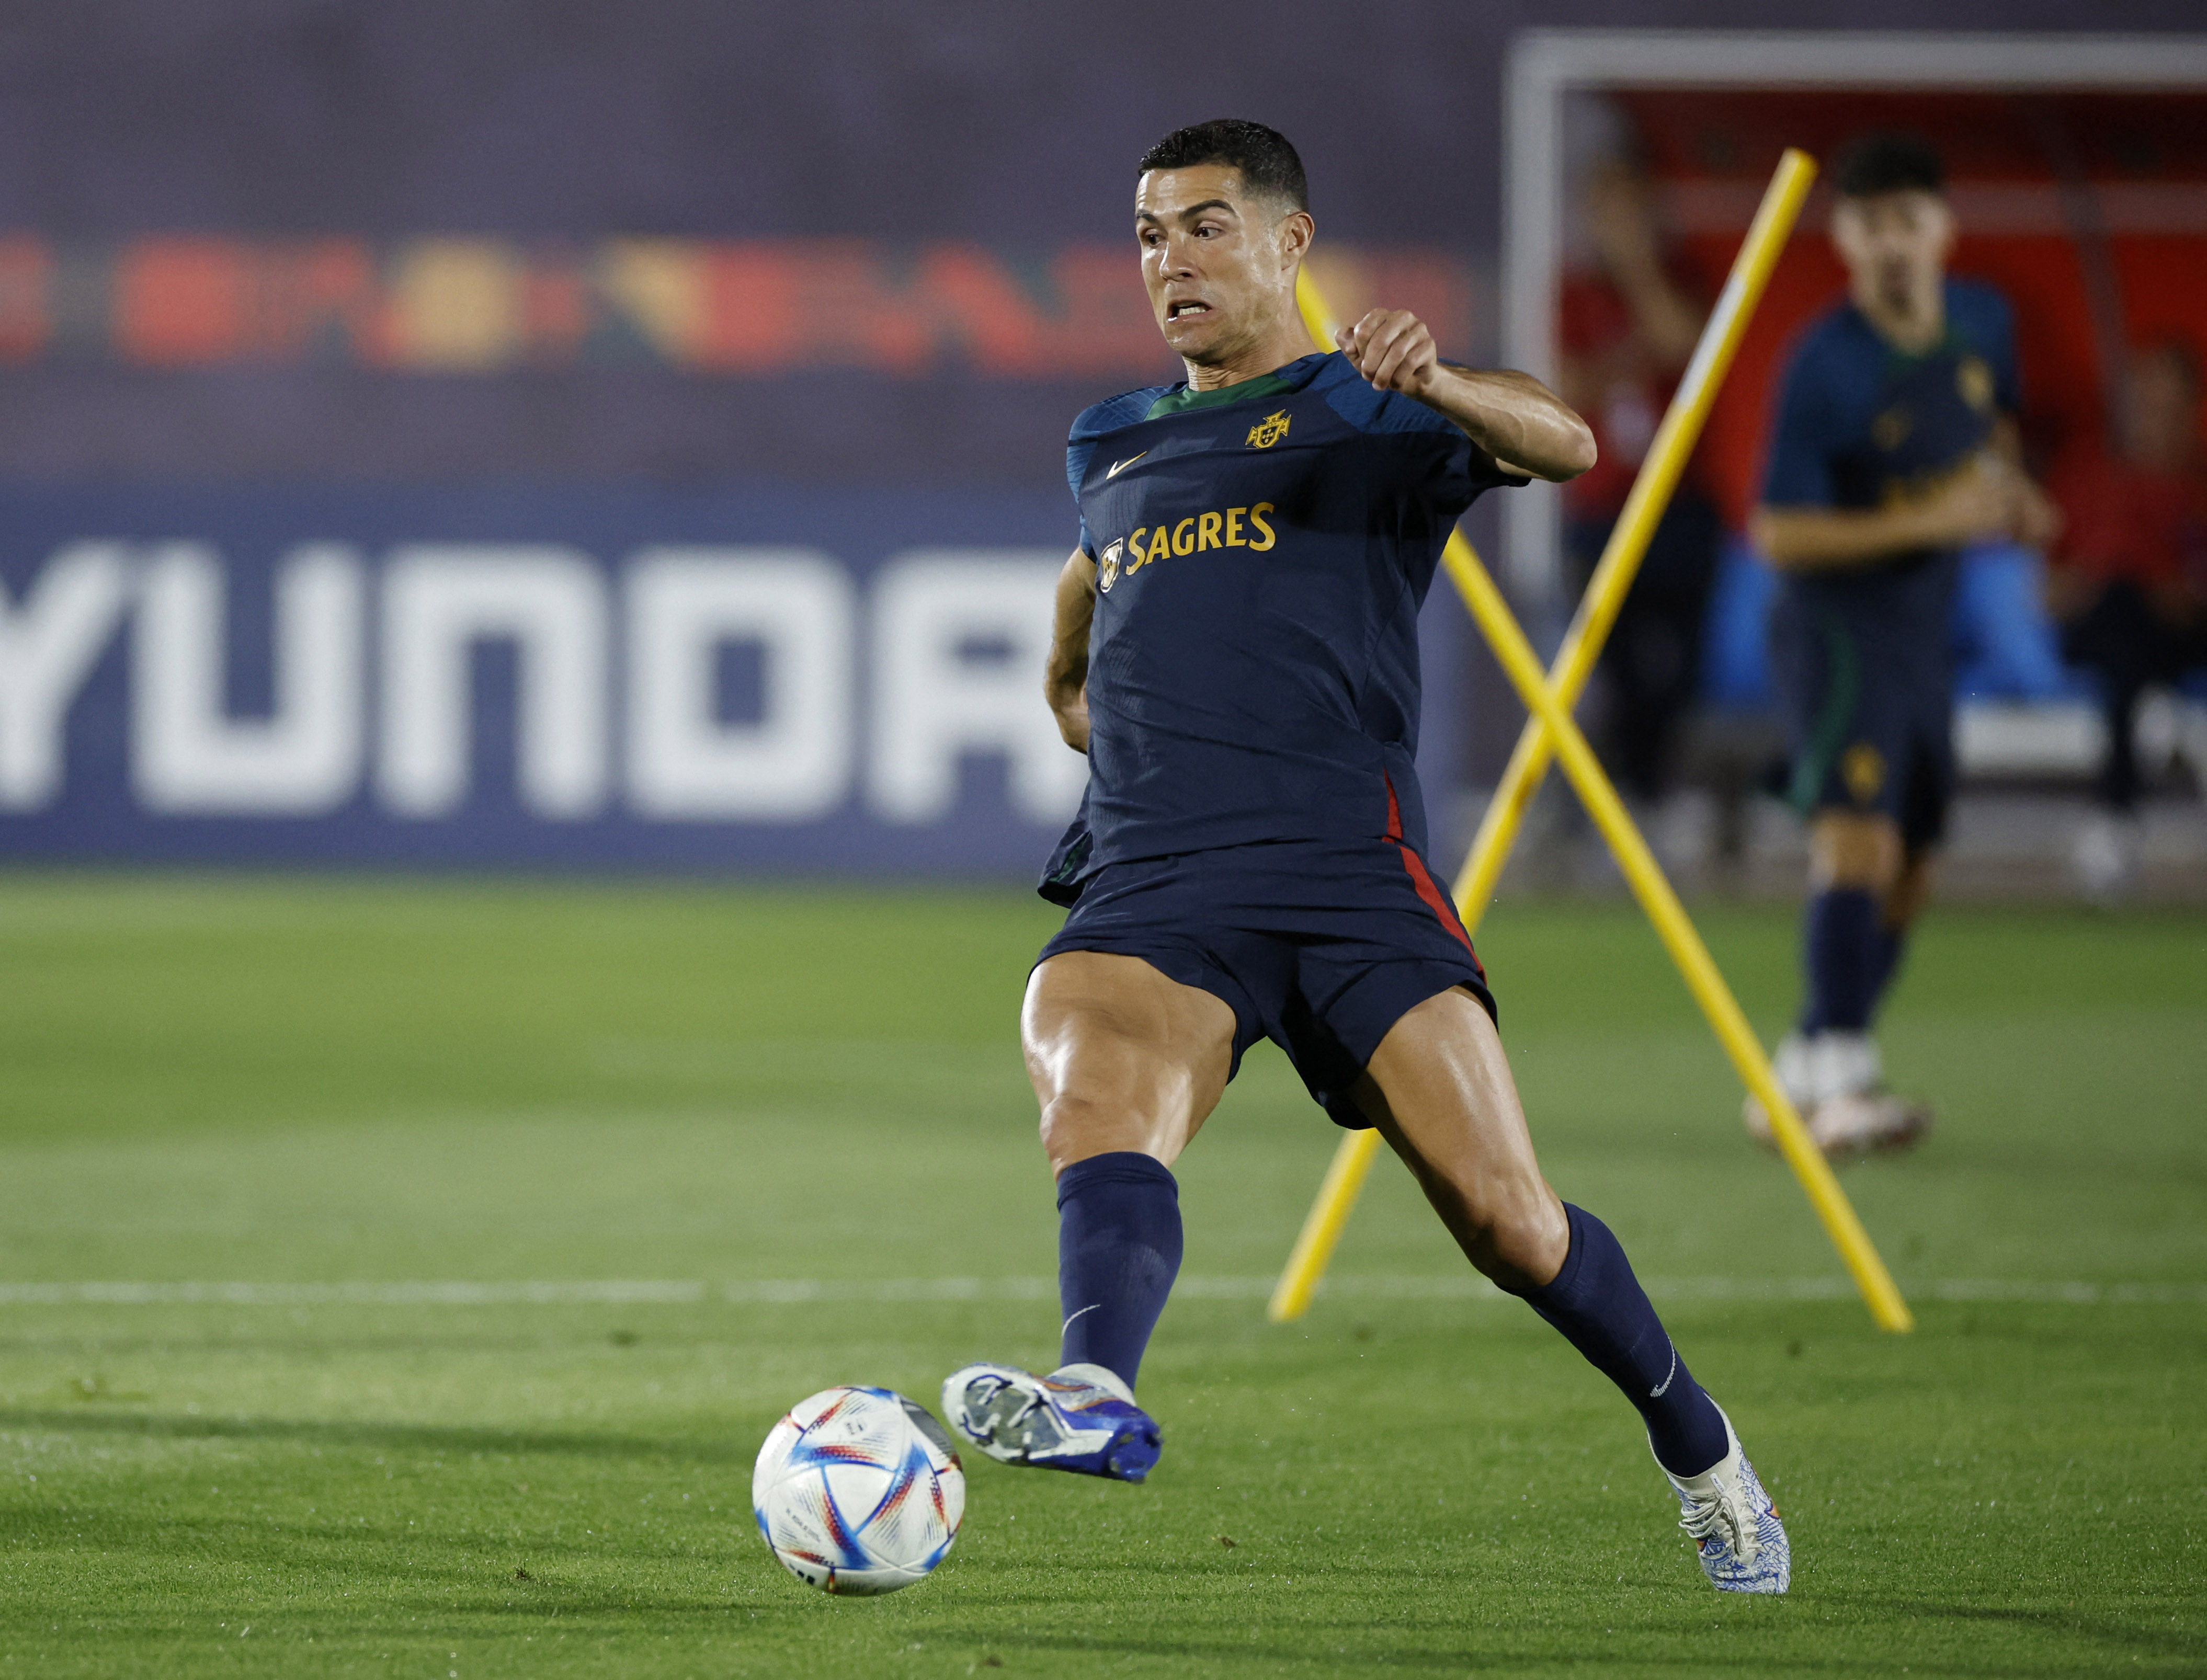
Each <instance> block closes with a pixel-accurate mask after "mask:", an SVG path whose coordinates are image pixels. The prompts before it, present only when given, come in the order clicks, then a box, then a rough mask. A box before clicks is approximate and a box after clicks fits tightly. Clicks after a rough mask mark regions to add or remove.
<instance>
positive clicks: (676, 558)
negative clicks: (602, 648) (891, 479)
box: [625, 547, 853, 822]
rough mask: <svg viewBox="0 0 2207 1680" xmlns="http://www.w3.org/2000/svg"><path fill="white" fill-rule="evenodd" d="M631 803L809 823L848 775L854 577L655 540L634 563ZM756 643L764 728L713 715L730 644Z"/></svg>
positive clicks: (806, 555) (802, 555)
mask: <svg viewBox="0 0 2207 1680" xmlns="http://www.w3.org/2000/svg"><path fill="white" fill-rule="evenodd" d="M625 596H626V603H627V609H628V702H629V703H628V797H629V802H630V803H631V804H632V805H633V806H634V807H635V808H636V809H637V810H638V811H639V812H641V813H642V814H643V815H644V816H653V817H691V818H696V817H744V818H750V819H751V820H753V821H774V822H800V821H803V820H804V819H806V818H810V817H817V816H825V815H827V814H828V812H829V811H832V810H834V809H835V808H836V807H837V806H838V805H840V804H842V803H843V800H844V798H845V797H846V794H847V793H848V792H849V791H850V783H851V685H852V668H851V665H852V661H851V637H852V628H851V627H852V617H853V614H852V606H851V584H850V579H849V577H848V576H847V574H846V572H845V571H844V570H843V568H842V567H840V565H836V564H835V563H834V561H833V560H831V559H828V557H827V556H825V555H824V554H821V553H816V552H815V551H813V550H810V549H803V548H748V547H744V548H648V549H645V550H644V551H643V553H639V554H637V556H636V557H635V559H633V560H631V562H630V565H629V566H628V570H627V574H626V578H625ZM729 643H757V645H758V646H759V648H760V649H761V652H762V654H763V657H764V660H765V675H764V690H765V703H764V705H763V707H762V708H761V715H760V717H759V719H758V720H757V722H755V723H740V724H738V723H723V722H721V721H720V720H719V719H718V718H717V717H716V715H715V707H714V694H715V682H714V673H715V663H716V659H717V656H718V654H719V651H720V649H721V648H723V647H725V646H727V644H729Z"/></svg>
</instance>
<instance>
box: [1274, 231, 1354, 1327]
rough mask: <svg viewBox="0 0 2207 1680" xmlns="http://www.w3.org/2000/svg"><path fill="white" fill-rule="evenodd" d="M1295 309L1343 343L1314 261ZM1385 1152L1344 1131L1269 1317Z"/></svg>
mask: <svg viewBox="0 0 2207 1680" xmlns="http://www.w3.org/2000/svg"><path fill="white" fill-rule="evenodd" d="M1295 307H1296V308H1298V309H1300V310H1301V311H1302V317H1303V329H1304V331H1305V332H1308V333H1309V334H1310V336H1311V342H1312V343H1313V344H1316V345H1317V346H1318V347H1319V349H1320V350H1338V349H1339V348H1340V347H1341V323H1340V322H1339V321H1338V320H1335V319H1334V314H1333V312H1332V311H1331V309H1329V308H1326V304H1325V296H1324V295H1323V294H1322V293H1320V292H1319V289H1318V282H1317V281H1315V280H1313V279H1312V278H1311V273H1310V268H1309V266H1308V265H1305V266H1304V267H1303V268H1302V269H1301V272H1298V273H1297V274H1296V276H1295ZM1378 1154H1379V1133H1377V1132H1374V1131H1369V1130H1367V1131H1361V1132H1344V1133H1342V1136H1341V1144H1340V1146H1339V1147H1338V1148H1337V1149H1336V1150H1335V1151H1333V1164H1332V1165H1331V1166H1330V1167H1328V1168H1327V1169H1325V1182H1324V1183H1323V1184H1321V1185H1319V1189H1318V1199H1317V1200H1316V1201H1314V1202H1313V1203H1312V1204H1311V1211H1310V1212H1309V1214H1308V1215H1307V1217H1305V1218H1304V1220H1303V1228H1302V1229H1301V1231H1300V1232H1298V1233H1297V1234H1296V1236H1295V1247H1294V1248H1293V1249H1291V1250H1290V1251H1289V1254H1288V1263H1287V1264H1286V1265H1285V1266H1284V1267H1283V1268H1282V1269H1281V1271H1280V1281H1279V1282H1277V1283H1275V1284H1274V1285H1273V1286H1272V1299H1271V1300H1270V1301H1269V1302H1268V1303H1267V1304H1266V1305H1265V1317H1266V1318H1270V1319H1271V1321H1272V1322H1273V1323H1274V1324H1286V1323H1287V1322H1288V1321H1289V1319H1291V1318H1301V1317H1302V1316H1303V1314H1304V1313H1305V1312H1308V1311H1309V1310H1310V1303H1311V1293H1312V1291H1313V1290H1314V1289H1316V1288H1318V1282H1319V1279H1320V1278H1321V1277H1323V1276H1325V1268H1326V1264H1327V1262H1328V1261H1330V1260H1331V1259H1333V1248H1334V1245H1335V1244H1336V1243H1337V1242H1339V1241H1341V1233H1342V1229H1343V1227H1344V1226H1346V1225H1347V1224H1348V1223H1349V1214H1350V1212H1351V1211H1353V1210H1354V1209H1355V1206H1356V1198H1357V1196H1358V1195H1359V1194H1360V1193H1361V1192H1362V1190H1363V1188H1364V1181H1365V1180H1366V1178H1367V1177H1368V1176H1370V1175H1371V1172H1372V1162H1373V1157H1375V1156H1376V1155H1378Z"/></svg>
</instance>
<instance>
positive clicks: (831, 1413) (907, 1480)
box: [751, 1387, 966, 1593]
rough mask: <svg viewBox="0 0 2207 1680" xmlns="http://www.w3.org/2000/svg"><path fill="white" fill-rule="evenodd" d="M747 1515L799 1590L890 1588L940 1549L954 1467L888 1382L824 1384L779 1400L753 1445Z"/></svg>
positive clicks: (944, 1441) (959, 1479) (944, 1550)
mask: <svg viewBox="0 0 2207 1680" xmlns="http://www.w3.org/2000/svg"><path fill="white" fill-rule="evenodd" d="M751 1512H752V1515H753V1516H755V1517H757V1520H758V1528H759V1533H760V1534H761V1535H762V1536H763V1538H764V1539H765V1540H766V1543H767V1545H768V1547H769V1549H770V1550H771V1551H773V1553H774V1555H775V1557H778V1558H780V1559H781V1563H782V1566H783V1567H784V1568H785V1569H787V1570H788V1571H789V1572H790V1573H791V1574H792V1575H795V1576H796V1577H797V1578H798V1580H799V1581H804V1583H805V1584H806V1585H807V1586H810V1587H819V1588H820V1589H821V1590H822V1591H823V1592H828V1593H894V1592H895V1591H896V1590H897V1589H898V1588H899V1587H909V1586H911V1585H912V1582H914V1581H918V1580H920V1579H921V1578H923V1577H924V1576H925V1575H927V1574H929V1573H930V1571H931V1570H932V1569H934V1568H935V1566H936V1564H938V1563H941V1562H942V1560H943V1558H944V1557H946V1556H948V1553H949V1551H950V1548H951V1545H952V1544H953V1543H954V1541H955V1540H957V1538H958V1525H959V1523H960V1521H961V1520H962V1519H963V1518H964V1516H965V1514H966V1474H965V1471H964V1470H963V1468H961V1467H960V1464H959V1462H958V1455H957V1454H956V1453H955V1452H954V1450H952V1449H951V1445H950V1438H949V1436H948V1434H946V1433H945V1432H944V1431H943V1428H942V1425H941V1424H939V1423H937V1422H936V1420H935V1419H934V1418H933V1417H932V1416H930V1414H928V1412H927V1411H926V1409H925V1408H923V1407H921V1406H918V1405H916V1404H915V1403H914V1402H912V1401H910V1400H907V1399H906V1398H905V1396H902V1395H900V1394H898V1393H895V1392H894V1390H888V1389H876V1388H858V1387H845V1388H832V1389H824V1390H822V1391H821V1392H820V1393H818V1394H816V1395H813V1396H810V1398H809V1399H805V1400H802V1401H799V1402H798V1403H797V1404H796V1405H794V1406H792V1407H791V1408H789V1411H788V1413H787V1414H786V1415H785V1416H784V1417H783V1418H782V1420H781V1422H780V1423H778V1424H776V1425H775V1426H774V1428H773V1430H772V1432H770V1433H769V1435H768V1436H767V1438H766V1444H764V1445H763V1446H762V1447H761V1448H760V1449H759V1456H758V1463H757V1467H756V1468H754V1469H753V1471H752V1473H751Z"/></svg>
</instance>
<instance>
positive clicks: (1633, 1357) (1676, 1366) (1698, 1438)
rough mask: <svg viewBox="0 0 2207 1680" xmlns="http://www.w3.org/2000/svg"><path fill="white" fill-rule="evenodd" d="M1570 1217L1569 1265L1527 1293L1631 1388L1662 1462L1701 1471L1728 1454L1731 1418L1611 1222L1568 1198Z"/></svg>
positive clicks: (1609, 1374)
mask: <svg viewBox="0 0 2207 1680" xmlns="http://www.w3.org/2000/svg"><path fill="white" fill-rule="evenodd" d="M1564 1213H1565V1214H1567V1215H1568V1216H1569V1217H1570V1222H1571V1248H1570V1253H1568V1254H1566V1255H1565V1256H1564V1269H1563V1270H1561V1271H1559V1272H1558V1273H1557V1274H1556V1277H1555V1281H1554V1282H1552V1283H1550V1284H1548V1285H1547V1286H1546V1288H1539V1289H1533V1290H1528V1291H1527V1292H1525V1296H1524V1299H1525V1301H1526V1304H1527V1305H1528V1306H1530V1307H1531V1308H1532V1309H1533V1310H1534V1312H1537V1313H1539V1314H1540V1316H1541V1317H1542V1318H1546V1320H1547V1321H1548V1322H1549V1323H1550V1324H1553V1325H1554V1326H1555V1327H1556V1328H1557V1329H1558V1330H1561V1331H1562V1332H1563V1334H1564V1339H1565V1340H1566V1341H1568V1342H1570V1344H1571V1346H1573V1347H1574V1348H1577V1349H1578V1350H1579V1352H1581V1353H1582V1354H1585V1355H1586V1357H1587V1360H1588V1363H1589V1364H1591V1365H1592V1366H1594V1369H1595V1370H1597V1371H1599V1372H1601V1374H1602V1375H1603V1376H1605V1377H1606V1378H1609V1380H1610V1381H1611V1382H1612V1383H1614V1384H1617V1385H1618V1388H1620V1389H1622V1390H1624V1397H1625V1398H1626V1399H1627V1400H1630V1402H1632V1403H1633V1404H1634V1405H1635V1406H1636V1407H1638V1408H1640V1415H1641V1416H1642V1417H1643V1418H1645V1419H1646V1420H1648V1442H1649V1444H1651V1445H1653V1446H1654V1449H1655V1462H1657V1463H1659V1464H1660V1465H1661V1466H1662V1467H1663V1468H1665V1469H1666V1470H1668V1471H1670V1472H1671V1473H1672V1474H1674V1475H1680V1476H1697V1475H1699V1474H1701V1473H1702V1471H1704V1470H1707V1469H1709V1468H1712V1467H1713V1466H1714V1465H1715V1464H1716V1463H1717V1462H1718V1461H1719V1460H1720V1459H1722V1458H1723V1457H1724V1456H1725V1451H1726V1440H1725V1426H1724V1419H1723V1417H1722V1416H1721V1415H1720V1414H1719V1413H1718V1411H1717V1407H1716V1402H1714V1400H1711V1399H1710V1398H1709V1397H1708V1395H1707V1394H1706V1393H1704V1392H1703V1391H1702V1385H1701V1384H1699V1383H1697V1382H1696V1381H1695V1380H1694V1378H1693V1373H1692V1372H1690V1371H1688V1370H1687V1369H1686V1362H1685V1360H1682V1359H1680V1358H1679V1357H1678V1349H1677V1348H1673V1347H1672V1345H1671V1337H1670V1335H1669V1333H1668V1332H1666V1330H1664V1328H1663V1321H1662V1320H1661V1319H1660V1318H1657V1317H1656V1316H1655V1309H1654V1307H1653V1306H1650V1305H1649V1304H1648V1292H1647V1291H1646V1290H1644V1289H1642V1288H1641V1287H1640V1280H1639V1279H1638V1278H1636V1277H1635V1276H1633V1275H1632V1263H1631V1262H1630V1260H1628V1259H1625V1258H1624V1248H1623V1247H1621V1246H1619V1244H1618V1241H1617V1239H1616V1237H1614V1236H1612V1235H1611V1234H1610V1229H1609V1227H1608V1226H1606V1225H1605V1224H1603V1223H1601V1221H1600V1220H1599V1219H1597V1218H1595V1217H1594V1216H1593V1215H1592V1214H1591V1213H1588V1211H1586V1210H1585V1209H1583V1208H1576V1207H1573V1206H1572V1205H1570V1203H1569V1202H1565V1203H1564Z"/></svg>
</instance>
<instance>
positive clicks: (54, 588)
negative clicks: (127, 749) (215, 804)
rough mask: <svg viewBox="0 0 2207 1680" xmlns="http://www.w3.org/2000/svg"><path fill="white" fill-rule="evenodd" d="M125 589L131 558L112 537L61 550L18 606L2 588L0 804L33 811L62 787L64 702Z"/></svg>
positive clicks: (113, 619) (101, 642) (115, 616)
mask: <svg viewBox="0 0 2207 1680" xmlns="http://www.w3.org/2000/svg"><path fill="white" fill-rule="evenodd" d="M129 595H130V568H129V563H128V561H126V560H125V559H124V558H123V546H122V545H121V544H120V543H115V542H77V543H72V544H70V545H69V547H66V548H64V549H63V550H61V552H60V553H57V554H55V555H54V556H52V557H51V559H48V560H47V562H46V565H45V570H43V571H40V572H39V581H38V582H37V583H35V584H33V586H32V588H31V590H30V593H29V595H28V596H27V598H26V599H25V601H24V602H23V604H22V606H21V607H10V606H9V603H8V599H7V591H6V589H4V588H0V810H39V809H41V808H43V807H44V806H46V805H49V804H52V803H53V801H54V798H56V796H57V795H58V794H59V793H60V792H61V789H62V741H63V733H64V731H65V729H66V727H67V725H68V722H69V703H70V702H72V701H74V700H75V698H76V695H77V691H78V690H79V689H81V688H82V687H83V686H84V681H85V679H86V678H87V677H88V676H90V675H91V674H92V667H93V665H95V664H96V663H98V662H99V655H100V650H101V649H103V648H105V646H106V645H107V639H108V637H111V636H112V635H113V634H114V633H115V626H116V625H117V621H118V620H120V619H121V618H122V616H123V607H125V606H126V605H127V604H128V602H129Z"/></svg>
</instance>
